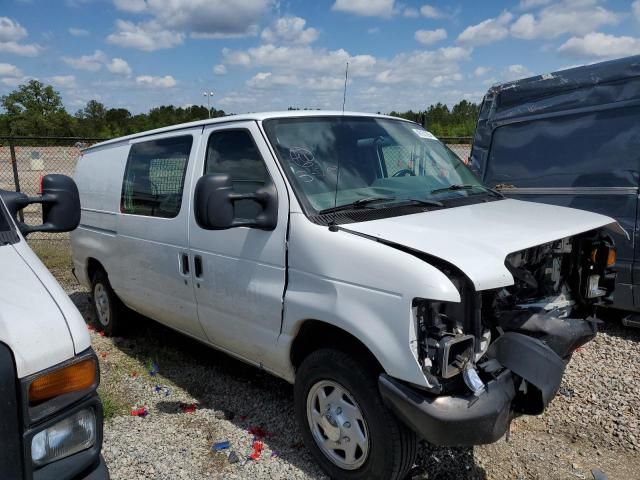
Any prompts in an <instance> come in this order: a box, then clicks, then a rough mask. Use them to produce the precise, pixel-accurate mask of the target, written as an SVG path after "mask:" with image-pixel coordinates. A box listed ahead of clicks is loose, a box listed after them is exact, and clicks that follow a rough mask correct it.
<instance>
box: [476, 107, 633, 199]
mask: <svg viewBox="0 0 640 480" xmlns="http://www.w3.org/2000/svg"><path fill="white" fill-rule="evenodd" d="M639 113H640V109H638V108H637V107H636V108H619V109H611V110H606V111H600V112H589V113H586V114H580V115H567V116H564V117H559V118H550V119H543V120H536V121H531V122H523V123H517V124H514V125H505V126H502V127H499V128H498V129H497V130H496V131H495V133H494V136H493V141H492V144H491V145H492V146H491V152H490V154H489V160H488V162H487V172H486V177H485V180H486V183H487V185H489V186H495V185H497V184H505V185H513V186H515V187H520V188H525V187H626V186H634V187H635V186H637V184H638V172H639V170H640V128H639V127H638V114H639Z"/></svg>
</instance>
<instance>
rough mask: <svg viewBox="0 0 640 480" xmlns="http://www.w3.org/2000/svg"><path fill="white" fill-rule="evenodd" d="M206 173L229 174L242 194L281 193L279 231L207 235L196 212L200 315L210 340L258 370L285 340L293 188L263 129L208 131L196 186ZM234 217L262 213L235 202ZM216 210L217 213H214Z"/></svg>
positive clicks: (245, 125)
mask: <svg viewBox="0 0 640 480" xmlns="http://www.w3.org/2000/svg"><path fill="white" fill-rule="evenodd" d="M207 174H226V175H228V176H229V177H230V180H231V185H232V190H233V192H235V193H255V192H256V190H258V189H260V188H263V187H265V186H269V185H273V186H275V189H276V190H277V205H278V213H277V225H276V226H275V228H274V229H272V230H267V229H259V228H252V227H233V228H227V229H205V228H202V227H201V226H200V225H199V224H198V222H197V220H196V218H195V215H194V211H193V210H194V208H192V209H191V210H192V212H191V215H190V216H189V247H190V253H191V256H192V258H193V263H194V270H193V274H194V290H195V296H196V300H197V304H198V315H199V318H200V322H201V324H202V328H203V329H204V331H205V333H206V335H207V338H208V339H209V341H210V342H211V343H212V344H213V345H214V346H216V347H218V348H220V349H222V350H225V351H228V352H230V353H233V354H235V355H238V356H240V357H242V358H244V359H246V360H248V361H251V362H252V363H256V364H264V365H265V366H266V367H267V368H268V365H269V363H270V361H269V356H270V352H272V351H273V350H274V349H275V347H276V340H277V337H278V335H279V333H280V325H281V315H282V298H283V292H284V288H285V274H286V268H285V258H286V257H285V255H286V234H287V223H288V211H289V201H288V196H287V190H286V186H285V184H284V181H283V179H282V176H281V174H280V172H279V170H278V167H277V165H276V162H275V160H274V158H273V157H272V155H271V153H270V151H269V149H268V146H267V144H266V141H265V140H264V138H263V137H262V135H261V133H260V130H259V128H258V125H257V123H256V122H253V121H247V122H233V123H229V124H224V125H217V126H216V125H212V126H209V127H206V128H205V129H204V132H203V136H202V140H201V144H200V150H199V154H198V163H197V165H196V171H195V172H194V176H193V181H192V192H191V200H192V202H193V201H194V192H193V189H194V186H195V184H196V183H197V181H198V179H199V178H200V177H202V176H203V175H207ZM234 205H235V209H234V210H235V217H237V218H242V219H248V220H251V219H255V217H256V215H258V213H260V212H261V207H260V205H259V204H258V203H256V202H255V201H252V200H241V201H238V202H235V204H234ZM212 208H213V206H212Z"/></svg>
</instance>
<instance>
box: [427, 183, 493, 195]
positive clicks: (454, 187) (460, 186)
mask: <svg viewBox="0 0 640 480" xmlns="http://www.w3.org/2000/svg"><path fill="white" fill-rule="evenodd" d="M473 188H479V189H481V190H484V191H485V192H488V193H491V194H492V195H495V196H496V197H500V198H504V195H503V194H501V193H500V192H498V191H496V190H493V189H492V188H488V187H485V186H484V185H473V184H470V183H454V184H453V185H449V186H448V187H444V188H436V189H435V190H431V194H432V195H433V194H435V193H441V192H449V191H457V190H471V189H473Z"/></svg>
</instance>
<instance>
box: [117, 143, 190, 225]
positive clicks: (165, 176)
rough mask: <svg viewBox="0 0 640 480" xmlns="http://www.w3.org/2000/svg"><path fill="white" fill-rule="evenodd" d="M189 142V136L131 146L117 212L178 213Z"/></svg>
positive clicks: (143, 213) (169, 216)
mask: <svg viewBox="0 0 640 480" xmlns="http://www.w3.org/2000/svg"><path fill="white" fill-rule="evenodd" d="M192 145H193V137H192V136H191V135H185V136H181V137H172V138H163V139H159V140H152V141H149V142H141V143H136V144H134V145H132V146H131V150H130V151H129V158H128V160H127V168H126V169H125V172H124V183H123V185H122V200H121V206H120V211H121V212H122V213H130V214H135V215H145V216H149V217H162V218H173V217H175V216H176V215H178V213H179V212H180V205H181V204H182V190H183V188H184V177H185V173H186V171H187V163H188V161H189V154H190V153H191V146H192Z"/></svg>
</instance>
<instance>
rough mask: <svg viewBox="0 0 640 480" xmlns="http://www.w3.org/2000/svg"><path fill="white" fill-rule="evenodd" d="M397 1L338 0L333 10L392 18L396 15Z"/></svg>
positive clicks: (364, 15)
mask: <svg viewBox="0 0 640 480" xmlns="http://www.w3.org/2000/svg"><path fill="white" fill-rule="evenodd" d="M394 2H395V0H336V2H335V3H334V4H333V6H332V7H331V10H334V11H336V12H346V13H353V14H354V15H360V16H363V17H390V16H392V15H393V14H394V13H395V9H394Z"/></svg>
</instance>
